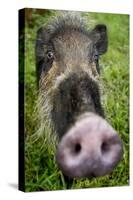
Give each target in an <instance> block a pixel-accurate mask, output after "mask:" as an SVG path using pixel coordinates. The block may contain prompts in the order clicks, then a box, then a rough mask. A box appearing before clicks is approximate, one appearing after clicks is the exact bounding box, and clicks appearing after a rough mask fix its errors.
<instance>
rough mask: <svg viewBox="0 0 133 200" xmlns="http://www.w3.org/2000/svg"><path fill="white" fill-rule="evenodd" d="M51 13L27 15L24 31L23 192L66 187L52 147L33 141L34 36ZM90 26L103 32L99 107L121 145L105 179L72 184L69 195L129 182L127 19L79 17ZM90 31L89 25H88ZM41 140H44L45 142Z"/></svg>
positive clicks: (90, 15) (117, 16)
mask: <svg viewBox="0 0 133 200" xmlns="http://www.w3.org/2000/svg"><path fill="white" fill-rule="evenodd" d="M56 14H57V13H56V11H48V10H44V12H41V14H40V13H38V12H36V10H35V9H33V10H32V12H31V14H30V17H29V18H27V20H26V28H25V33H26V35H25V135H26V139H25V190H26V191H40V190H43V191H45V190H61V189H66V184H65V181H64V178H63V175H62V173H61V171H60V170H59V169H58V166H57V164H56V161H55V151H54V148H53V146H52V144H51V143H48V142H44V143H43V142H42V141H47V138H45V140H41V139H39V140H35V138H34V137H33V135H34V133H35V131H36V121H35V120H33V119H34V115H35V112H34V108H35V102H36V98H37V90H36V73H35V55H34V49H35V40H36V31H37V29H38V28H39V27H40V26H41V25H42V24H44V23H47V21H48V20H49V18H50V17H51V16H52V15H56ZM82 15H84V16H85V17H86V18H87V19H88V22H89V23H90V26H94V25H95V24H98V23H102V24H106V25H107V27H108V34H109V48H108V52H107V53H106V54H105V55H103V56H102V57H101V59H100V64H101V68H102V71H101V80H102V82H103V85H104V95H103V97H104V107H105V111H106V115H107V118H108V121H109V122H110V123H111V124H112V126H113V127H114V128H115V129H116V130H117V131H118V133H119V135H120V137H121V139H122V141H123V145H124V156H123V160H122V161H121V162H120V164H119V165H118V166H117V167H116V169H115V170H114V171H113V172H112V173H111V174H110V175H107V176H105V177H100V178H93V179H91V180H89V179H80V180H78V179H75V180H74V182H73V185H72V189H77V188H92V187H106V186H123V185H128V182H129V16H128V15H120V14H102V13H82ZM88 26H89V24H88ZM47 135H48V134H46V135H45V136H44V137H47Z"/></svg>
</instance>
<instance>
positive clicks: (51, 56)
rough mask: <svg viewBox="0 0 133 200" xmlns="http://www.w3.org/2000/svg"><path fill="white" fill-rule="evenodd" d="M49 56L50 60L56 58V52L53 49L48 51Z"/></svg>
mask: <svg viewBox="0 0 133 200" xmlns="http://www.w3.org/2000/svg"><path fill="white" fill-rule="evenodd" d="M47 58H48V60H51V59H53V58H54V53H53V52H52V51H48V52H47Z"/></svg>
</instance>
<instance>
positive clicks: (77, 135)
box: [56, 113, 123, 178]
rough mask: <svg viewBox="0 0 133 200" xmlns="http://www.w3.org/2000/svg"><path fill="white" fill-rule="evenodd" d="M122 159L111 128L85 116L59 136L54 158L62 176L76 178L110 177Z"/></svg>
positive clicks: (90, 116) (117, 142)
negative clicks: (108, 175) (107, 175)
mask: <svg viewBox="0 0 133 200" xmlns="http://www.w3.org/2000/svg"><path fill="white" fill-rule="evenodd" d="M122 155H123V147H122V142H121V140H120V138H119V136H118V135H117V133H116V131H115V130H114V129H113V128H112V127H111V125H109V124H108V122H107V121H106V120H105V119H103V118H101V117H100V116H98V115H96V114H93V113H86V114H85V115H83V116H82V117H81V118H80V119H79V120H77V122H76V123H75V124H74V125H73V127H72V128H71V129H70V130H69V131H68V132H67V133H66V134H65V135H64V136H63V138H62V139H61V141H60V143H59V145H58V148H57V156H56V158H57V163H58V165H59V168H60V169H61V170H62V172H63V173H64V174H65V175H67V176H68V177H71V178H74V177H79V178H80V177H92V176H94V177H96V176H104V175H106V174H108V173H110V172H111V171H112V170H113V169H114V168H115V167H116V165H117V164H118V163H119V161H120V160H121V159H122Z"/></svg>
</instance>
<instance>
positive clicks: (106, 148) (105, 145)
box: [101, 142, 110, 154]
mask: <svg viewBox="0 0 133 200" xmlns="http://www.w3.org/2000/svg"><path fill="white" fill-rule="evenodd" d="M109 150H110V145H109V144H108V143H107V142H103V143H102V145H101V151H102V153H103V154H104V153H107V152H108V151H109Z"/></svg>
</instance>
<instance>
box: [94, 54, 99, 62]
mask: <svg viewBox="0 0 133 200" xmlns="http://www.w3.org/2000/svg"><path fill="white" fill-rule="evenodd" d="M98 60H99V54H98V53H95V54H94V61H95V62H98Z"/></svg>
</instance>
